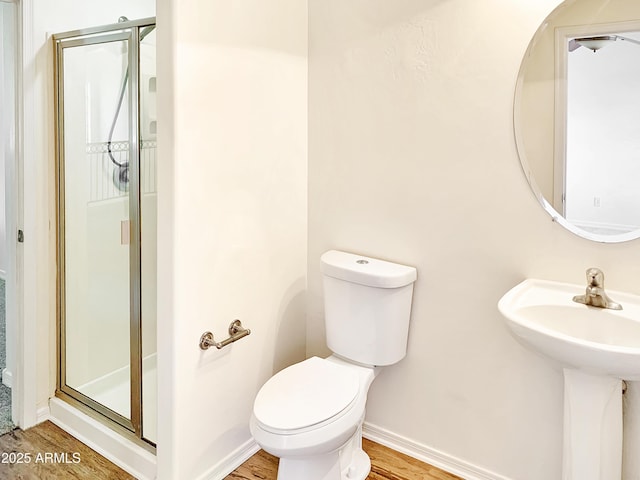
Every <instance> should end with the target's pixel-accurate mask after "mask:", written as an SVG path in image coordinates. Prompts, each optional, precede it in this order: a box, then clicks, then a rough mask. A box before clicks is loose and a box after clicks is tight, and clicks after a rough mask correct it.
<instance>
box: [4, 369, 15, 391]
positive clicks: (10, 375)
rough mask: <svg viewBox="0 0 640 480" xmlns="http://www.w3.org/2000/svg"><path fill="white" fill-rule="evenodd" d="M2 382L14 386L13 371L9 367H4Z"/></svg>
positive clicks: (10, 386)
mask: <svg viewBox="0 0 640 480" xmlns="http://www.w3.org/2000/svg"><path fill="white" fill-rule="evenodd" d="M2 384H3V385H6V386H7V387H9V388H12V386H13V373H11V371H10V370H9V369H7V368H3V369H2Z"/></svg>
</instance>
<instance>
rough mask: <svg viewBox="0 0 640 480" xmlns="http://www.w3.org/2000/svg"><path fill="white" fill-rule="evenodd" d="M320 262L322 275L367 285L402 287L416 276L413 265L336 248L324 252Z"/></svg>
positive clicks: (411, 281) (413, 280)
mask: <svg viewBox="0 0 640 480" xmlns="http://www.w3.org/2000/svg"><path fill="white" fill-rule="evenodd" d="M320 263H321V270H322V273H323V274H324V275H327V276H329V277H333V278H337V279H340V280H345V281H347V282H352V283H357V284H360V285H366V286H369V287H378V288H398V287H404V286H405V285H409V284H410V283H413V282H415V280H416V278H417V271H416V269H415V268H414V267H409V266H408V265H400V264H397V263H392V262H387V261H384V260H379V259H377V258H370V257H365V256H363V255H356V254H353V253H347V252H340V251H338V250H329V251H328V252H325V253H324V254H323V255H322V257H320Z"/></svg>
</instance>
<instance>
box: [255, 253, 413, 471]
mask: <svg viewBox="0 0 640 480" xmlns="http://www.w3.org/2000/svg"><path fill="white" fill-rule="evenodd" d="M321 264H322V274H323V285H324V306H325V326H326V335H327V346H328V347H329V348H330V349H331V351H332V352H333V353H334V354H333V355H331V356H330V357H328V358H325V359H323V358H319V357H312V358H309V359H307V360H305V361H303V362H300V363H297V364H295V365H292V366H290V367H288V368H285V369H284V370H282V371H281V372H279V373H277V374H276V375H274V376H273V377H272V378H271V379H269V380H268V381H267V383H265V384H264V386H263V387H262V388H261V389H260V391H259V392H258V395H257V396H256V400H255V403H254V406H253V415H252V416H251V422H250V428H251V434H252V435H253V437H254V439H255V440H256V442H257V443H258V445H260V447H262V448H263V449H264V450H265V451H267V452H269V453H271V454H272V455H275V456H277V457H280V463H279V466H278V480H347V479H348V480H364V479H365V478H366V477H367V475H368V474H369V471H370V469H371V462H370V460H369V457H368V456H367V454H366V453H365V452H364V451H363V450H362V423H363V421H364V412H365V404H366V402H367V392H368V391H369V386H370V385H371V382H373V379H374V378H375V377H376V375H377V374H378V372H379V369H378V367H380V366H384V365H392V364H394V363H397V362H399V361H400V360H401V359H402V358H404V356H405V354H406V352H407V336H408V333H409V317H410V313H411V297H412V295H413V282H414V281H415V280H416V269H415V268H413V267H408V266H405V265H398V264H395V263H390V262H385V261H382V260H377V259H374V258H367V257H363V256H361V255H354V254H351V253H345V252H338V251H335V250H330V251H328V252H326V253H325V254H324V255H322V257H321Z"/></svg>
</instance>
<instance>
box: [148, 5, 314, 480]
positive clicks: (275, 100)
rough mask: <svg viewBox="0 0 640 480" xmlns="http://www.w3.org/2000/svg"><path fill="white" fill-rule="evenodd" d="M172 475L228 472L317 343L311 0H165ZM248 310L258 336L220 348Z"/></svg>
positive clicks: (164, 451)
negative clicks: (263, 405) (310, 218)
mask: <svg viewBox="0 0 640 480" xmlns="http://www.w3.org/2000/svg"><path fill="white" fill-rule="evenodd" d="M157 20H158V52H160V53H159V55H158V128H159V132H158V142H159V144H158V155H159V187H158V192H159V195H158V259H159V263H158V279H159V281H158V298H159V304H158V352H159V354H158V371H159V372H162V373H163V374H162V375H159V378H158V388H159V395H158V396H159V405H158V417H159V419H160V422H159V425H158V475H159V477H158V478H159V479H161V480H162V479H181V478H185V479H186V478H188V479H198V478H205V477H203V476H206V478H222V475H223V474H225V473H228V472H226V471H225V468H228V467H232V468H233V467H234V466H235V465H232V464H230V463H225V459H227V460H228V456H229V455H230V454H232V453H233V452H234V450H236V449H237V448H238V447H239V446H243V445H244V446H245V447H246V446H248V445H250V434H249V429H248V420H249V417H250V414H251V410H252V406H253V400H254V398H255V395H256V393H257V392H258V389H259V388H260V387H261V386H262V384H263V383H264V382H265V381H266V380H267V379H268V378H269V377H270V376H271V375H272V374H273V373H274V372H275V371H278V370H280V369H281V368H283V367H285V366H287V365H289V364H291V363H293V362H295V361H299V360H302V359H303V358H304V353H305V351H304V343H305V320H304V308H305V305H304V291H305V286H306V282H305V269H306V258H307V256H306V203H307V202H306V198H307V190H306V181H307V156H306V151H307V137H306V131H307V130H306V125H307V58H306V54H307V10H306V2H305V1H300V0H273V1H270V2H263V1H261V0H242V1H234V2H228V1H225V0H214V1H212V0H196V1H193V2H182V1H180V0H163V1H160V2H158V14H157ZM236 318H238V319H240V320H241V321H242V322H243V325H244V326H246V327H247V328H250V329H251V331H252V333H251V335H250V336H249V337H246V338H244V339H242V340H240V341H239V342H237V343H234V344H233V345H231V346H228V347H226V348H225V349H223V350H220V351H217V350H216V349H215V348H214V349H211V350H208V351H206V352H203V351H201V350H200V349H199V348H198V341H199V338H200V336H201V335H202V333H204V332H205V331H207V330H210V331H212V332H213V333H214V336H215V338H216V339H220V340H221V339H223V338H226V335H227V329H228V326H229V324H230V323H231V321H233V320H234V319H236Z"/></svg>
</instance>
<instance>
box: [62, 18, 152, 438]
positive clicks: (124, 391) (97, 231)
mask: <svg viewBox="0 0 640 480" xmlns="http://www.w3.org/2000/svg"><path fill="white" fill-rule="evenodd" d="M132 39H133V37H132V31H124V32H117V33H112V34H103V35H99V36H89V37H85V38H82V39H78V40H70V41H67V42H66V43H65V44H64V45H63V46H59V47H58V48H59V50H58V51H59V56H60V58H61V62H59V69H60V71H59V72H58V76H59V79H60V84H61V85H62V88H61V89H60V90H59V92H58V95H59V97H61V98H59V99H58V105H59V128H61V130H62V132H61V133H62V134H61V135H59V141H60V142H61V145H59V148H61V152H62V153H61V155H60V161H59V177H60V178H59V182H58V184H59V187H58V188H59V206H58V208H59V229H60V231H61V233H62V234H61V235H60V236H59V259H60V265H59V267H60V269H61V271H60V275H61V277H62V278H61V281H60V282H59V285H60V294H61V298H60V303H61V336H60V342H61V368H60V390H62V391H63V392H65V393H67V394H69V395H70V396H72V397H73V398H76V399H78V400H80V401H81V402H82V403H84V404H86V405H88V406H90V407H91V408H93V409H94V410H97V411H99V412H100V413H102V414H103V415H105V416H108V417H109V418H111V419H112V420H115V421H116V422H118V423H119V424H121V425H122V426H125V427H126V428H128V429H130V430H133V431H137V430H140V418H139V417H140V408H133V407H135V405H132V401H134V402H136V399H139V398H140V392H139V388H140V387H139V383H140V382H139V381H138V382H136V381H133V382H132V378H137V379H139V377H140V372H139V363H140V361H139V359H140V352H139V344H140V339H139V330H140V328H139V324H140V319H139V310H140V299H139V293H135V292H139V285H138V284H139V281H140V280H139V277H140V275H139V270H140V265H139V263H140V254H139V239H138V238H139V237H138V236H137V235H136V234H132V232H137V231H139V225H138V220H137V217H138V216H139V214H138V213H137V212H138V211H139V210H137V209H138V208H139V206H138V203H139V202H138V198H139V189H138V188H137V187H136V184H135V183H136V182H135V180H136V179H137V176H138V174H139V173H138V168H137V165H138V153H137V150H138V149H137V148H131V146H132V145H137V144H138V140H137V120H135V117H134V120H132V118H131V114H132V112H131V107H130V105H136V104H137V95H138V94H137V88H131V84H132V82H131V81H130V78H129V77H130V76H131V72H130V69H129V65H130V63H132V59H133V61H134V62H137V58H133V57H134V51H133V50H135V49H133V50H132V49H131V48H130V45H131V42H132ZM132 132H133V133H132ZM134 177H135V178H134ZM136 388H137V389H138V391H137V392H136V391H132V390H135V389H136ZM132 399H133V400H132Z"/></svg>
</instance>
